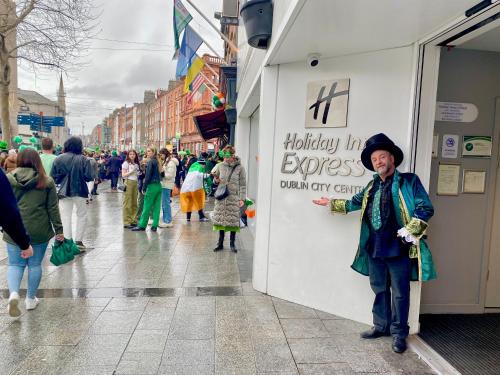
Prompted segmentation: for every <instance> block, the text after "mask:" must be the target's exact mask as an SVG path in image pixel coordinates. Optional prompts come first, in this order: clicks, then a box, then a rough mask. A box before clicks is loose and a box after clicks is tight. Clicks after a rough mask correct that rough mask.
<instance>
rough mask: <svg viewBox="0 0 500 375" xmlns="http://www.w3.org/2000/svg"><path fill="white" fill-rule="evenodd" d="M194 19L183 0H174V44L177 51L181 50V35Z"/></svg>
mask: <svg viewBox="0 0 500 375" xmlns="http://www.w3.org/2000/svg"><path fill="white" fill-rule="evenodd" d="M192 19H193V17H192V16H191V15H190V14H189V12H188V10H187V9H186V7H185V6H184V4H182V2H181V0H174V44H175V51H176V53H177V51H178V50H179V37H180V35H181V33H182V31H183V30H184V29H185V28H186V26H187V25H188V23H189V22H190V21H191V20H192Z"/></svg>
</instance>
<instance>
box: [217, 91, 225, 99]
mask: <svg viewBox="0 0 500 375" xmlns="http://www.w3.org/2000/svg"><path fill="white" fill-rule="evenodd" d="M215 96H217V98H219V99H222V98H223V97H224V94H223V93H221V92H218V93H217V94H215Z"/></svg>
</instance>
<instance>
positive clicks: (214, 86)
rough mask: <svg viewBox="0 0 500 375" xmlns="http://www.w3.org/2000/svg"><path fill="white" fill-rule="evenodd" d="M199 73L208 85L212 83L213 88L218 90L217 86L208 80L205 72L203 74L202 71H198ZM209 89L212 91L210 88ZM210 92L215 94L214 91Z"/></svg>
mask: <svg viewBox="0 0 500 375" xmlns="http://www.w3.org/2000/svg"><path fill="white" fill-rule="evenodd" d="M200 74H201V76H202V77H203V78H204V79H205V81H206V82H207V83H209V84H210V85H212V87H213V88H214V89H216V90H218V87H217V86H216V85H215V84H213V83H212V82H210V80H209V79H208V78H207V76H206V75H205V74H203V72H200ZM205 86H206V85H205ZM209 90H210V89H209ZM210 91H212V90H210ZM212 93H213V94H214V95H215V93H214V92H213V91H212Z"/></svg>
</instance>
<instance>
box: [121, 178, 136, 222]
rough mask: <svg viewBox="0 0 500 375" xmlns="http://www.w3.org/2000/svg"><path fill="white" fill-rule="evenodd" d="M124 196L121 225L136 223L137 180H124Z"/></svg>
mask: <svg viewBox="0 0 500 375" xmlns="http://www.w3.org/2000/svg"><path fill="white" fill-rule="evenodd" d="M125 186H126V187H127V190H125V194H124V197H123V225H131V224H135V223H137V220H136V218H135V215H136V213H137V180H125Z"/></svg>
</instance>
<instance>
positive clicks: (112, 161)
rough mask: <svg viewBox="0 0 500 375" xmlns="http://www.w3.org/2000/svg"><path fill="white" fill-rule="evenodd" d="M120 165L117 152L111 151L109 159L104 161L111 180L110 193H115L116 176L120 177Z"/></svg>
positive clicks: (120, 161) (116, 185)
mask: <svg viewBox="0 0 500 375" xmlns="http://www.w3.org/2000/svg"><path fill="white" fill-rule="evenodd" d="M121 165H122V160H121V159H120V157H119V156H118V152H116V150H113V151H112V152H111V157H110V158H109V159H108V160H107V161H106V171H107V174H108V176H109V178H110V179H111V191H113V192H117V191H118V190H117V187H118V176H119V175H120V167H121Z"/></svg>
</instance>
